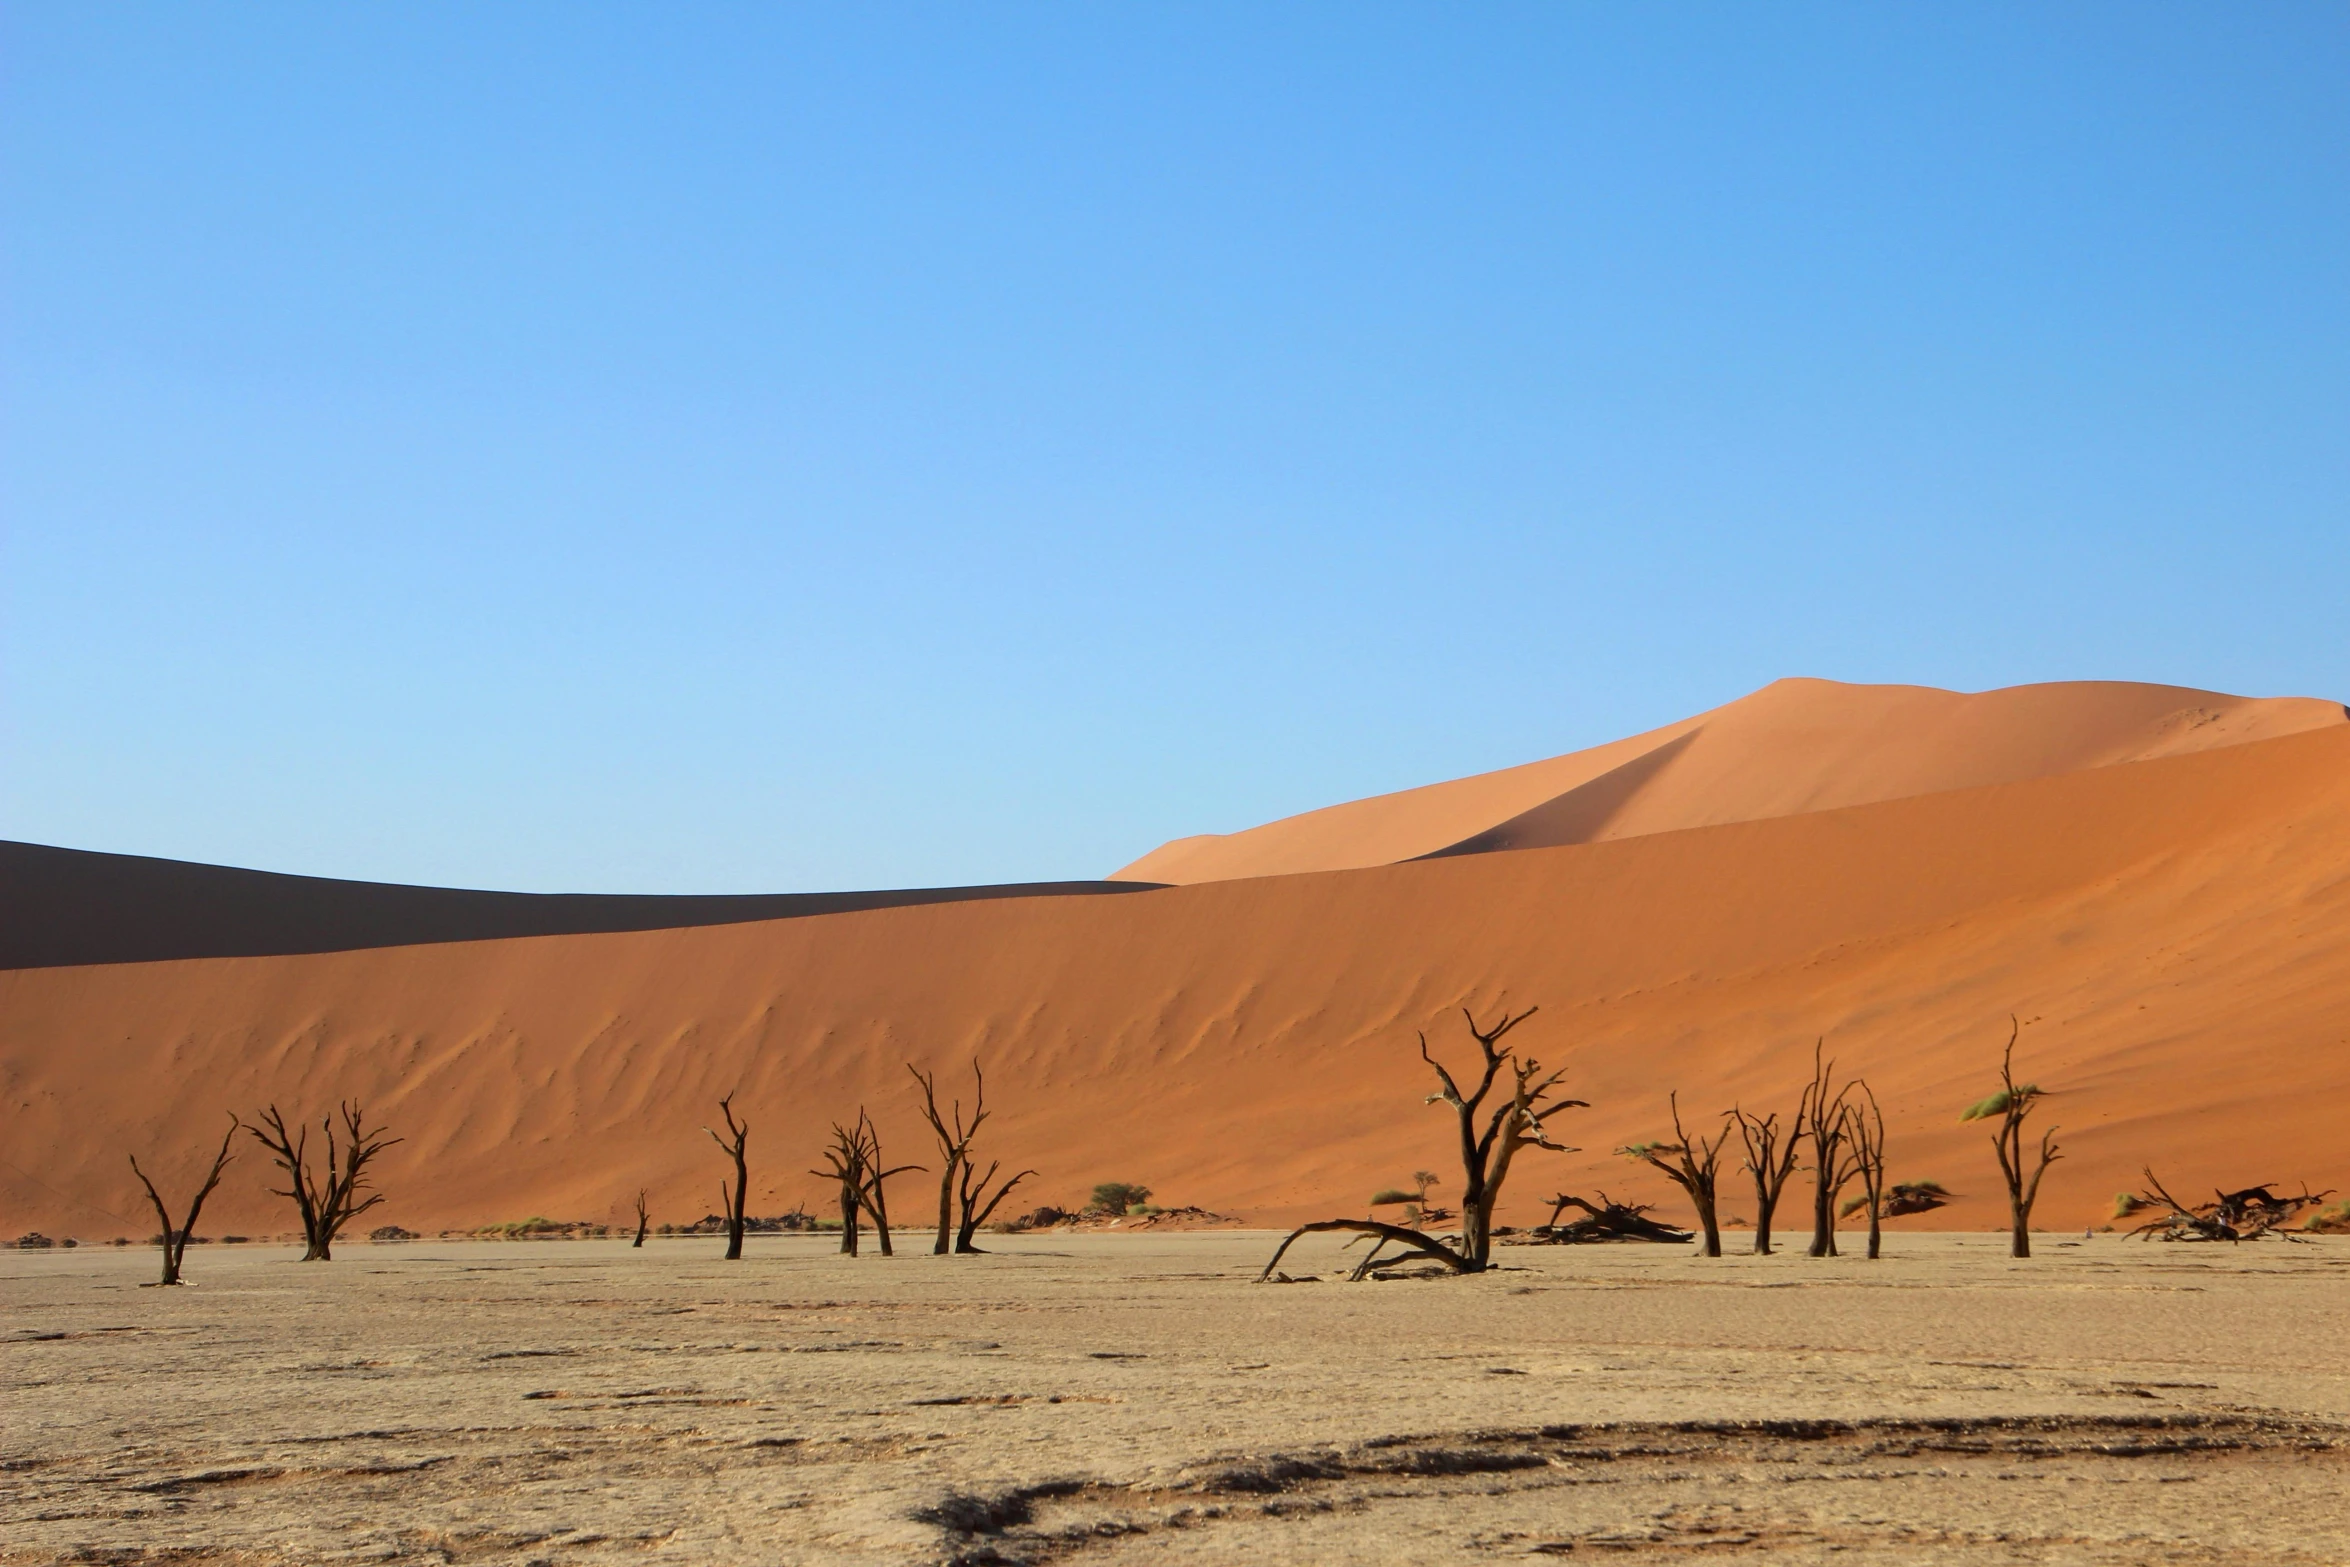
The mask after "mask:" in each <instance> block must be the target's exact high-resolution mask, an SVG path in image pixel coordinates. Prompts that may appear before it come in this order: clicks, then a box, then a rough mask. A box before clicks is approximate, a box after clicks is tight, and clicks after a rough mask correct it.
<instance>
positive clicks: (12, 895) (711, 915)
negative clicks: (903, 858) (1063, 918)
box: [0, 841, 1149, 969]
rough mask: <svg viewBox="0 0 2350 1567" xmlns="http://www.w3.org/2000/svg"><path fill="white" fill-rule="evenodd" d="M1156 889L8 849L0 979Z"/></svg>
mask: <svg viewBox="0 0 2350 1567" xmlns="http://www.w3.org/2000/svg"><path fill="white" fill-rule="evenodd" d="M1148 890H1149V887H1148V884H1147V883H1135V882H1106V881H1092V882H1033V883H1027V884H1024V885H1018V886H1009V887H926V888H921V889H917V890H912V891H903V892H810V893H788V892H787V893H760V894H748V895H743V896H731V897H730V896H716V897H631V896H626V895H608V894H601V893H538V892H474V891H469V890H467V889H464V888H457V887H402V886H396V885H392V884H389V883H385V882H370V881H335V880H331V879H329V878H326V877H320V876H281V875H278V874H276V873H275V872H272V871H246V870H236V869H233V868H231V867H229V866H225V865H192V864H189V863H187V862H186V861H183V860H156V859H148V858H146V857H144V856H142V855H136V854H96V853H92V852H90V851H88V850H86V849H53V848H50V847H48V846H46V845H43V844H37V843H11V842H6V841H0V969H11V968H47V967H51V966H54V965H58V964H70V963H152V962H156V961H159V960H162V959H167V958H228V957H261V956H267V955H273V954H278V953H288V952H342V951H348V950H351V949H354V948H359V947H403V946H415V945H417V944H418V943H421V942H438V941H487V940H492V939H495V938H498V937H505V936H572V935H580V934H583V933H586V932H589V931H613V930H663V929H669V928H674V927H679V926H691V925H728V924H736V923H739V922H741V921H744V920H776V919H804V918H806V917H808V916H809V915H812V914H839V913H842V912H844V911H847V910H851V909H886V908H896V907H899V906H901V905H905V904H914V903H957V902H962V901H965V900H967V899H972V898H1028V897H1073V896H1078V895H1081V894H1088V893H1101V892H1144V891H1148Z"/></svg>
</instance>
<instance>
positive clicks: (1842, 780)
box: [1117, 680, 2344, 882]
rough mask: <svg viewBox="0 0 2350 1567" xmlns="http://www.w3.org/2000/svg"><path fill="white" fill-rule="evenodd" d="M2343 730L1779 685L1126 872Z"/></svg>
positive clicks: (1742, 814)
mask: <svg viewBox="0 0 2350 1567" xmlns="http://www.w3.org/2000/svg"><path fill="white" fill-rule="evenodd" d="M2343 722H2344V714H2343V709H2342V705H2341V704H2340V703H2338V702H2322V701H2317V700H2314V699H2311V698H2307V697H2281V698H2280V697H2268V698H2255V697H2240V696H2226V695H2223V694H2221V693H2219V692H2216V691H2198V690H2194V689H2191V688H2189V687H2186V686H2156V685H2138V684H2132V683H2128V682H2123V681H2113V680H2099V681H2067V682H2062V683H2056V684H2049V685H2036V686H2015V687H2011V688H2009V689H2006V690H2002V691H1984V692H1979V693H1963V692H1957V691H1938V690H1935V689H1933V688H1931V687H1927V686H1856V685H1844V684H1841V683H1839V682H1837V681H1833V680H1780V681H1776V682H1774V683H1772V684H1771V685H1768V686H1765V687H1764V688H1763V689H1762V690H1760V691H1757V692H1755V693H1753V694H1752V695H1751V696H1744V697H1740V698H1739V699H1738V700H1737V701H1735V702H1731V703H1729V704H1728V705H1726V706H1723V707H1717V708H1715V709H1713V710H1712V711H1711V712H1707V713H1700V714H1698V715H1697V716H1696V717H1695V718H1685V719H1682V720H1681V721H1680V722H1679V723H1675V724H1667V725H1666V726H1665V727H1664V728H1662V729H1654V730H1651V731H1649V732H1648V733H1647V734H1643V735H1634V736H1633V737H1632V738H1631V739H1629V740H1617V741H1613V742H1611V743H1610V744H1607V745H1603V746H1597V747H1594V748H1593V749H1591V750H1588V751H1576V752H1574V753H1572V754H1570V755H1567V756H1555V757H1552V758H1551V759H1549V760H1548V761H1543V762H1529V763H1527V764H1526V765H1524V766H1522V767H1511V768H1505V769H1504V770H1502V771H1500V772H1496V773H1481V774H1479V775H1478V776H1476V777H1474V778H1459V779H1454V780H1453V781H1451V782H1449V783H1440V784H1431V785H1429V786H1427V787H1426V788H1422V789H1406V790H1404V791H1402V792H1401V793H1398V794H1384V795H1379V796H1376V797H1374V798H1372V799H1368V800H1354V801H1350V802H1348V803H1347V804H1345V805H1334V806H1329V807H1327V808H1325V809H1323V810H1319V811H1308V812H1306V813H1305V814H1304V815H1302V816H1292V817H1288V818H1286V819H1284V820H1282V821H1277V822H1269V823H1267V824H1266V825H1264V826H1262V827H1252V828H1250V829H1248V830H1247V831H1245V832H1236V833H1227V834H1210V835H1206V836H1202V837H1196V838H1178V839H1176V840H1175V841H1174V842H1172V843H1168V844H1164V845H1161V846H1160V847H1159V848H1157V849H1154V850H1152V851H1151V852H1150V853H1149V854H1146V855H1144V856H1143V857H1142V858H1141V859H1139V860H1136V861H1135V862H1134V863H1133V864H1132V865H1129V866H1127V867H1126V868H1125V869H1124V870H1121V871H1119V872H1118V873H1117V874H1118V876H1120V877H1121V878H1127V879H1132V880H1136V881H1153V882H1199V881H1223V880H1227V879H1230V878H1233V877H1240V876H1282V875H1292V874H1295V873H1297V872H1299V871H1333V870H1351V869H1355V868H1358V867H1361V866H1366V865H1390V864H1393V863H1395V862H1396V861H1398V860H1409V859H1417V858H1420V857H1422V856H1425V855H1434V854H1473V853H1478V852H1481V851H1485V850H1491V849H1531V848H1552V847H1557V846H1559V845H1562V844H1570V843H1592V842H1596V841H1598V840H1601V839H1606V838H1631V837H1637V836H1639V835H1641V834H1643V833H1655V832H1671V831H1673V830H1674V829H1676V828H1681V827H1709V826H1713V825H1715V824H1717V823H1721V822H1746V821H1756V820H1759V819H1761V818H1764V817H1770V816H1792V815H1795V814H1797V813H1798V812H1802V811H1818V810H1826V809H1830V808H1833V807H1835V806H1839V805H1866V804H1869V803H1871V802H1873V801H1877V800H1896V799H1901V798H1904V797H1906V796H1909V795H1919V794H1933V793H1937V792H1939V791H1942V790H1948V789H1967V788H1972V787H1975V786H1976V785H1979V784H1992V783H2014V782H2018V781H2020V780H2022V779H2026V778H2047V777H2051V776H2053V775H2055V774H2058V773H2068V772H2078V771H2080V770H2082V769H2084V768H2091V767H2110V766H2113V765H2116V764H2118V763H2123V762H2142V761H2148V760H2151V759H2153V758H2155V757H2162V756H2179V755H2184V754H2186V753H2188V752H2192V751H2205V750H2210V749H2213V748H2215V747H2218V746H2225V745H2241V744H2243V743H2244V742H2246V741H2250V740H2267V739H2274V738H2276V737H2278V736H2281V735H2288V734H2298V733H2301V732H2302V731H2304V730H2309V729H2319V728H2328V727H2331V726H2334V725H2338V724H2341V723H2343Z"/></svg>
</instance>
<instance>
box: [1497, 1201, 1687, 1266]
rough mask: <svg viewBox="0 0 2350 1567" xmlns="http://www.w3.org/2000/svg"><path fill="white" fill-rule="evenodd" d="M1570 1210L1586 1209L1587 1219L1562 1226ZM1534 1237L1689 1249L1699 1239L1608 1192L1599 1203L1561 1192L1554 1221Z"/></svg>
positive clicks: (1548, 1241) (1555, 1242)
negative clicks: (1561, 1219)
mask: <svg viewBox="0 0 2350 1567" xmlns="http://www.w3.org/2000/svg"><path fill="white" fill-rule="evenodd" d="M1569 1208H1580V1209H1582V1210H1583V1214H1584V1217H1582V1218H1580V1219H1577V1220H1576V1221H1575V1222H1574V1223H1572V1224H1561V1223H1559V1215H1560V1214H1563V1213H1565V1212H1566V1211H1567V1210H1568V1209H1569ZM1533 1236H1534V1239H1535V1240H1537V1241H1539V1242H1541V1243H1542V1244H1544V1245H1546V1246H1584V1245H1589V1244H1591V1243H1593V1242H1595V1241H1659V1242H1662V1243H1664V1244H1665V1245H1668V1246H1686V1245H1688V1244H1689V1242H1691V1241H1692V1240H1695V1239H1696V1237H1695V1236H1694V1235H1692V1234H1690V1232H1689V1231H1687V1230H1676V1229H1674V1228H1673V1227H1672V1226H1671V1225H1669V1224H1661V1223H1659V1222H1658V1221H1656V1220H1655V1219H1651V1218H1649V1217H1648V1204H1646V1203H1622V1202H1617V1201H1615V1200H1614V1199H1613V1198H1611V1197H1609V1196H1608V1194H1607V1193H1605V1192H1601V1193H1600V1194H1599V1201H1597V1202H1593V1201H1591V1200H1590V1199H1589V1198H1586V1197H1576V1196H1572V1195H1570V1194H1569V1193H1566V1192H1561V1193H1559V1194H1558V1195H1557V1196H1556V1197H1553V1198H1552V1199H1551V1200H1550V1222H1549V1223H1548V1224H1543V1225H1537V1226H1536V1227H1535V1229H1534V1231H1533ZM1714 1255H1716V1256H1719V1255H1721V1254H1720V1253H1719V1252H1716V1253H1715V1254H1714Z"/></svg>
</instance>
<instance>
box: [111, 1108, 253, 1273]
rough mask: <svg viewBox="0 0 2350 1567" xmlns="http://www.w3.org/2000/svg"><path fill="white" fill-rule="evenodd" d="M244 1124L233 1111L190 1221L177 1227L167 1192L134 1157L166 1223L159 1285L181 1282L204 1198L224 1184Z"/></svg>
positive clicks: (159, 1216)
mask: <svg viewBox="0 0 2350 1567" xmlns="http://www.w3.org/2000/svg"><path fill="white" fill-rule="evenodd" d="M240 1124H241V1123H239V1121H238V1120H237V1118H236V1116H234V1115H233V1114H232V1115H231V1116H230V1117H229V1118H228V1130H227V1131H226V1132H225V1133H223V1134H222V1136H221V1139H220V1152H218V1153H216V1154H214V1155H213V1156H212V1168H211V1169H210V1170H209V1171H207V1172H206V1173H205V1176H204V1183H203V1184H202V1185H201V1186H199V1187H197V1188H196V1196H195V1199H194V1200H193V1201H191V1202H190V1203H189V1204H188V1217H187V1220H186V1222H185V1223H183V1224H181V1225H180V1226H179V1227H178V1228H177V1229H174V1228H173V1227H172V1222H171V1210H170V1209H169V1208H166V1207H165V1206H164V1205H163V1194H162V1193H160V1192H158V1191H157V1190H156V1189H155V1183H154V1182H153V1181H150V1180H148V1179H147V1172H146V1171H144V1170H142V1169H140V1168H139V1156H138V1155H137V1154H132V1155H131V1156H130V1160H131V1173H132V1174H133V1175H135V1176H137V1177H138V1178H139V1184H140V1185H141V1186H144V1187H145V1188H147V1200H148V1201H149V1202H151V1203H153V1204H154V1205H155V1217H156V1218H157V1219H158V1220H160V1221H161V1222H162V1225H163V1277H162V1278H161V1279H160V1280H158V1281H157V1282H158V1283H159V1284H177V1283H179V1282H180V1266H181V1264H182V1263H183V1262H184V1261H185V1260H186V1258H187V1255H188V1237H189V1236H191V1235H193V1234H195V1233H196V1217H197V1215H199V1214H201V1213H202V1212H203V1211H204V1199H205V1198H207V1197H209V1196H211V1195H212V1188H214V1187H215V1186H218V1185H219V1184H220V1172H221V1171H223V1170H225V1169H227V1168H228V1166H229V1161H230V1158H231V1157H232V1156H231V1155H230V1153H229V1151H228V1150H229V1144H230V1143H231V1142H233V1141H235V1139H236V1135H237V1129H238V1126H239V1125H240Z"/></svg>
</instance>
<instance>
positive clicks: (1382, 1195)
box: [1371, 1186, 1420, 1208]
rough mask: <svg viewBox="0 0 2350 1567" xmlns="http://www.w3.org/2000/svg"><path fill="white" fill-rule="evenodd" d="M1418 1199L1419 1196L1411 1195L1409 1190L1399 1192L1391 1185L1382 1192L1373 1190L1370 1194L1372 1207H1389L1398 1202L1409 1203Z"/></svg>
mask: <svg viewBox="0 0 2350 1567" xmlns="http://www.w3.org/2000/svg"><path fill="white" fill-rule="evenodd" d="M1419 1200H1420V1199H1419V1198H1417V1197H1415V1196H1413V1195H1412V1194H1411V1193H1410V1192H1399V1191H1397V1190H1396V1189H1395V1188H1394V1187H1392V1186H1390V1187H1388V1188H1387V1190H1385V1191H1383V1192H1373V1193H1372V1194H1371V1206H1372V1207H1374V1208H1391V1207H1393V1206H1394V1205H1395V1204H1397V1203H1399V1202H1405V1203H1410V1202H1418V1201H1419Z"/></svg>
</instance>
